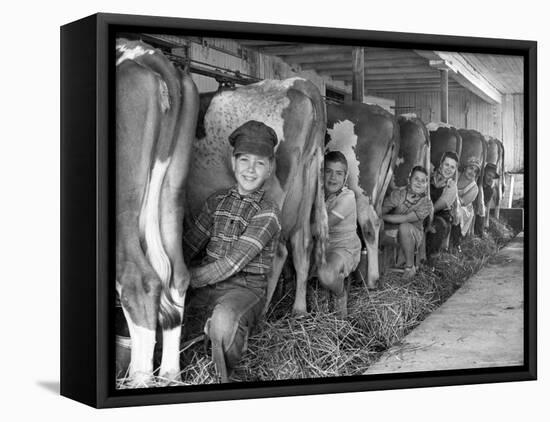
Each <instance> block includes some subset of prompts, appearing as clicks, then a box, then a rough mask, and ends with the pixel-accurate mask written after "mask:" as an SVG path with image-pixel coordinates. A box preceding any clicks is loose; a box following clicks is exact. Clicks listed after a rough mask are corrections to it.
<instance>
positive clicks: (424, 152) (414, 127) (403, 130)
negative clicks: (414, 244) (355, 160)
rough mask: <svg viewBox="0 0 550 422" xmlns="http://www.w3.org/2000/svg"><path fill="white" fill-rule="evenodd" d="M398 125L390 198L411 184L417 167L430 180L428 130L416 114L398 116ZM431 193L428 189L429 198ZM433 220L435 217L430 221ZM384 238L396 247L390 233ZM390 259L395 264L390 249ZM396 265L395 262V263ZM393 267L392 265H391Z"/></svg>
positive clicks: (420, 256)
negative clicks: (422, 170)
mask: <svg viewBox="0 0 550 422" xmlns="http://www.w3.org/2000/svg"><path fill="white" fill-rule="evenodd" d="M397 123H398V125H399V137H400V142H399V154H398V157H397V161H396V163H395V168H394V170H393V178H392V180H391V182H390V187H389V189H388V192H387V193H386V196H388V195H389V194H390V193H391V191H393V190H394V189H397V188H400V187H402V186H406V185H407V184H408V183H409V177H410V176H411V171H412V169H413V168H414V167H415V166H422V167H424V168H425V169H426V171H427V172H428V180H429V179H430V168H431V166H430V151H431V148H430V134H429V132H428V129H427V128H426V126H425V125H424V123H423V122H422V120H420V119H419V118H418V117H417V116H416V114H414V113H409V114H402V115H400V116H398V118H397ZM429 197H430V192H429V189H428V198H429ZM432 219H433V215H432V216H430V218H429V220H430V222H431V220H432ZM384 235H385V236H384V238H385V240H383V241H382V242H383V243H385V242H387V243H389V244H390V245H395V244H396V243H395V242H396V241H397V239H396V238H394V237H393V236H389V237H388V232H387V231H384ZM388 252H390V259H391V261H392V262H393V260H394V257H393V254H392V252H393V251H392V250H391V249H389V250H388ZM425 252H426V251H425V242H424V243H423V245H422V247H421V249H420V251H419V256H418V258H419V259H420V260H423V259H425V255H426V254H425ZM393 264H395V262H393ZM390 265H391V263H390Z"/></svg>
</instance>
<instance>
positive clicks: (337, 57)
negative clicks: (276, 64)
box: [281, 51, 351, 64]
mask: <svg viewBox="0 0 550 422" xmlns="http://www.w3.org/2000/svg"><path fill="white" fill-rule="evenodd" d="M281 58H282V59H283V60H284V61H286V62H288V63H298V64H301V63H315V62H329V61H347V62H348V63H349V62H350V60H351V51H350V52H349V53H336V54H311V55H307V56H281Z"/></svg>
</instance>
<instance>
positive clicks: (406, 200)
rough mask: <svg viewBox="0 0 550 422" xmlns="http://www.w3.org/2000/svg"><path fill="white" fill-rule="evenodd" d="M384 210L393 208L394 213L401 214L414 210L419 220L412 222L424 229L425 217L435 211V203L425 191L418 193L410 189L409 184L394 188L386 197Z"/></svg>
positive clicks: (383, 204)
mask: <svg viewBox="0 0 550 422" xmlns="http://www.w3.org/2000/svg"><path fill="white" fill-rule="evenodd" d="M382 210H383V212H384V213H386V212H390V211H392V210H393V211H392V214H399V215H405V214H408V213H410V212H414V213H415V214H416V217H417V218H418V220H417V221H413V222H411V224H412V225H413V226H415V227H417V228H418V229H420V230H422V227H423V222H424V219H425V218H426V217H428V216H429V215H430V214H431V213H432V212H433V204H432V202H431V201H430V199H429V198H428V196H427V195H426V194H425V193H422V194H416V193H414V192H413V191H412V190H410V189H409V186H403V187H400V188H397V189H395V190H393V191H392V192H391V193H390V195H389V196H386V198H384V202H383V203H382Z"/></svg>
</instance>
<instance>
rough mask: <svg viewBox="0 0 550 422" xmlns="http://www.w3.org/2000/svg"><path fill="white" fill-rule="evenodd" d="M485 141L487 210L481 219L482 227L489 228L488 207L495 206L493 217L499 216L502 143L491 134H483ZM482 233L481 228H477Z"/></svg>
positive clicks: (502, 167)
mask: <svg viewBox="0 0 550 422" xmlns="http://www.w3.org/2000/svg"><path fill="white" fill-rule="evenodd" d="M485 139H486V141H487V158H486V164H485V168H484V169H483V170H484V171H483V182H482V185H483V197H484V202H485V206H486V208H487V212H486V213H485V219H484V220H483V228H484V229H487V228H489V216H490V213H489V209H490V208H491V206H492V207H494V208H495V218H497V219H498V218H499V217H500V202H501V201H502V197H503V195H504V187H505V186H504V181H505V178H504V145H503V144H502V142H501V141H500V140H498V139H496V138H493V137H492V136H485ZM478 226H479V225H478ZM477 232H478V234H482V232H483V229H481V230H477Z"/></svg>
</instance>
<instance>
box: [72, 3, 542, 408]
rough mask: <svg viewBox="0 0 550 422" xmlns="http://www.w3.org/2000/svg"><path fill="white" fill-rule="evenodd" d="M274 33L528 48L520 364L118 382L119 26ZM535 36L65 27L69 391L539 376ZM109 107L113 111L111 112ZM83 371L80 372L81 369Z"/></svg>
mask: <svg viewBox="0 0 550 422" xmlns="http://www.w3.org/2000/svg"><path fill="white" fill-rule="evenodd" d="M124 30H128V31H134V32H148V33H160V32H162V33H166V34H180V33H185V34H201V35H202V36H209V37H221V38H257V37H262V36H263V37H266V38H269V39H279V40H296V41H302V42H316V43H323V42H325V43H340V44H348V45H362V44H364V43H368V44H369V45H371V46H384V47H400V48H416V49H437V50H446V51H455V50H461V51H468V52H476V53H487V54H513V55H520V56H522V57H523V58H524V66H525V69H524V70H525V71H524V77H525V81H524V86H525V101H524V116H525V125H524V127H525V133H524V139H525V145H524V153H525V163H526V166H525V174H524V177H525V186H526V188H525V204H526V206H525V210H526V213H525V222H524V227H525V233H526V238H527V239H526V242H525V249H524V257H525V259H524V264H525V265H524V269H525V274H524V280H525V283H524V286H525V289H524V303H525V314H524V322H525V327H524V328H525V329H524V333H525V338H524V365H523V366H518V367H506V368H487V369H470V370H453V371H437V372H417V373H408V374H404V375H403V374H383V375H369V376H354V377H342V378H326V379H314V380H289V381H284V382H282V381H273V382H262V383H243V384H230V385H201V386H193V387H165V388H162V389H138V390H123V391H116V390H115V389H114V386H113V383H112V376H111V374H112V373H113V370H112V369H113V368H112V365H113V360H112V359H111V358H110V356H112V353H113V351H112V350H111V348H112V344H111V343H112V342H110V341H109V335H110V334H109V333H110V330H111V328H110V325H109V320H110V318H112V315H111V314H112V312H111V311H110V309H111V301H110V300H111V299H110V298H109V294H108V293H109V284H108V283H109V276H110V275H111V274H114V245H113V243H114V242H113V241H112V239H113V233H114V219H113V216H112V209H113V206H112V204H113V202H114V189H113V177H112V174H113V172H114V165H115V163H114V145H113V142H112V141H110V140H112V139H114V135H113V133H114V127H113V126H114V125H113V124H112V123H113V121H114V115H113V113H112V111H113V107H110V104H112V101H113V92H114V90H113V89H110V87H111V86H112V84H113V77H114V75H113V68H114V66H110V64H111V63H112V62H113V60H114V48H113V46H114V38H113V37H114V33H115V32H117V31H124ZM536 69H537V44H536V42H534V41H518V40H505V39H489V38H472V37H454V36H453V37H451V36H438V35H428V34H422V35H419V34H407V33H398V32H379V31H367V30H364V31H363V30H348V29H336V28H318V27H303V26H286V25H268V24H256V23H247V22H225V21H209V20H196V19H181V18H168V17H151V16H134V15H117V14H96V15H92V16H89V17H87V18H84V19H81V20H79V21H76V22H73V23H70V24H67V25H65V26H63V27H62V28H61V394H62V395H63V396H66V397H69V398H72V399H74V400H77V401H80V402H82V403H85V404H88V405H90V406H94V407H97V408H104V407H120V406H134V405H150V404H165V403H184V402H197V401H212V400H228V399H243V398H260V397H278V396H291V395H307V394H322V393H336V392H353V391H369V390H379V389H398V388H413V387H429V386H448V385H458V384H478V383H494V382H507V381H523V380H534V379H536V376H537V347H536V345H537V338H536V332H537V320H536V316H537V309H536V303H537V301H536V298H537V285H536V280H537V274H536V244H537V220H536V209H537V199H536V189H537V186H536V183H537V182H536V174H537V168H536V149H537V145H536V144H537V143H536V140H537V132H536V131H537V74H536V72H537V70H536ZM109 111H111V112H109ZM76 373H78V376H75V374H76Z"/></svg>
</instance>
